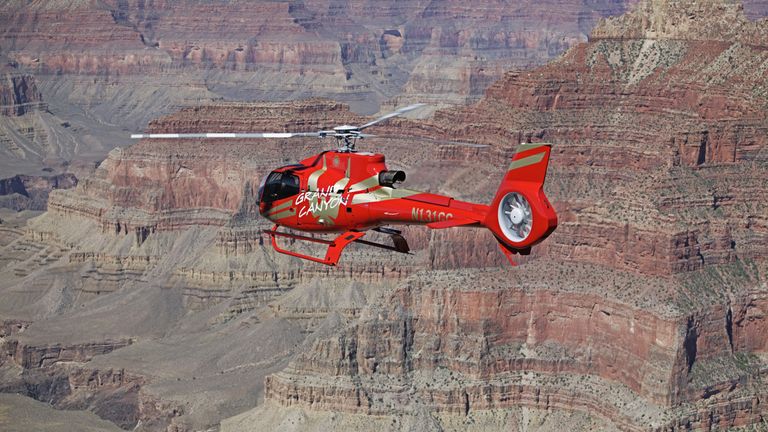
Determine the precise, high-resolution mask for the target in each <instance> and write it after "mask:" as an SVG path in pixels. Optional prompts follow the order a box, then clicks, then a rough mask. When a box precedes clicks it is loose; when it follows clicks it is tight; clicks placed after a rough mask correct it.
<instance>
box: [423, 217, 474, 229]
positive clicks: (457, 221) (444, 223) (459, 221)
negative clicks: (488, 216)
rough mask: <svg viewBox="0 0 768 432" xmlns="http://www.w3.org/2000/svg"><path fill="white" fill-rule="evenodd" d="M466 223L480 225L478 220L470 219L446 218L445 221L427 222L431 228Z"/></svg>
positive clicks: (442, 227)
mask: <svg viewBox="0 0 768 432" xmlns="http://www.w3.org/2000/svg"><path fill="white" fill-rule="evenodd" d="M467 225H478V226H480V222H479V221H476V220H472V219H459V218H457V219H448V220H445V221H440V222H432V223H428V224H427V226H428V227H430V228H432V229H446V228H453V227H458V226H467Z"/></svg>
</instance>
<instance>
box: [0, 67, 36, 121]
mask: <svg viewBox="0 0 768 432" xmlns="http://www.w3.org/2000/svg"><path fill="white" fill-rule="evenodd" d="M6 70H7V72H6V73H5V76H4V79H3V82H1V83H0V115H3V116H20V115H23V114H25V113H27V112H29V111H31V110H33V109H37V108H41V107H44V106H45V105H44V104H43V97H42V95H41V94H40V90H38V88H37V84H36V83H35V78H34V77H33V76H32V75H27V74H18V73H13V72H12V71H11V68H10V67H7V68H6Z"/></svg>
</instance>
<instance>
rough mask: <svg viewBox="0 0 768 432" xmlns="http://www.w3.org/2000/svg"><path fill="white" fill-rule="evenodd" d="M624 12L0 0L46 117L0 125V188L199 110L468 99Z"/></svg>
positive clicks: (2, 40)
mask: <svg viewBox="0 0 768 432" xmlns="http://www.w3.org/2000/svg"><path fill="white" fill-rule="evenodd" d="M633 2H634V0H620V1H615V0H613V1H609V0H600V1H584V0H569V1H565V2H562V1H560V2H533V1H526V2H518V3H505V2H482V3H476V4H473V6H472V7H467V6H464V5H463V3H462V2H456V1H452V2H424V1H417V0H409V1H405V2H403V1H385V2H381V1H367V0H360V1H355V2H347V3H344V5H340V4H337V3H334V2H327V1H322V0H320V1H315V0H307V1H269V2H267V1H260V2H240V1H229V0H217V1H212V2H199V1H194V0H190V1H183V2H164V1H153V2H145V1H133V0H131V1H115V0H108V1H94V0H83V1H77V2H60V1H32V2H29V1H19V0H4V1H1V2H0V51H1V52H2V55H3V56H4V57H7V62H10V63H12V64H13V65H15V66H16V67H17V68H18V69H19V70H20V71H22V73H23V74H26V75H25V76H30V77H33V78H34V80H35V82H36V83H37V88H38V89H39V91H40V92H41V93H42V97H43V100H44V101H45V103H46V104H47V106H48V109H47V111H45V112H44V113H41V114H38V115H35V116H27V117H23V118H22V119H17V120H15V121H13V122H10V123H9V122H4V123H5V124H1V123H0V143H4V146H0V152H3V151H5V155H4V160H6V161H13V162H14V163H12V164H11V163H9V164H7V166H3V164H0V177H10V176H12V175H15V174H33V171H35V170H39V169H40V168H41V167H42V166H46V165H45V163H44V160H45V159H46V158H60V159H63V160H66V161H72V160H73V159H74V160H80V159H86V160H88V161H92V160H93V159H101V158H103V157H105V156H106V153H107V152H108V151H109V150H111V149H112V148H114V147H116V146H119V145H127V144H129V140H128V133H126V132H129V131H137V130H141V129H143V128H144V127H145V126H146V124H147V123H148V121H149V120H151V119H153V118H156V117H158V116H160V115H162V114H166V113H169V112H173V111H176V110H177V109H178V108H179V107H182V106H193V105H199V104H201V103H205V102H210V101H212V100H220V99H228V100H286V99H304V98H307V97H312V96H323V97H326V98H331V99H334V100H338V101H345V102H347V103H350V104H351V105H352V107H353V109H354V110H355V111H357V112H363V113H369V114H370V113H372V112H375V111H377V110H378V109H379V105H380V104H382V103H384V104H389V105H391V104H402V103H405V101H407V100H419V101H423V102H432V103H434V104H436V105H444V104H461V103H465V102H467V101H474V100H477V98H479V97H480V96H481V95H482V92H483V90H484V89H485V88H486V87H487V86H488V85H489V84H490V83H491V82H492V81H493V80H495V79H497V78H498V77H500V76H501V74H502V73H503V71H505V70H507V69H509V68H513V67H515V68H517V67H528V66H532V65H539V64H542V63H544V62H546V61H547V60H549V59H551V58H553V57H555V56H557V55H558V54H560V53H561V52H562V51H563V50H565V49H566V48H567V47H568V46H570V45H572V44H573V43H575V42H578V41H581V40H583V39H584V38H585V37H586V34H587V33H588V31H589V29H590V28H591V27H592V26H593V25H594V23H595V22H596V20H597V19H599V18H600V17H603V16H608V15H612V14H619V13H621V12H623V11H624V10H625V6H626V5H627V4H631V3H633ZM552 11H556V12H552ZM3 63H6V61H5V60H3ZM29 79H32V78H29ZM398 96H402V98H401V99H397V100H391V99H392V98H395V97H398ZM0 120H2V118H0ZM64 124H66V125H67V126H65V127H62V125H64ZM3 147H5V149H4V148H3ZM19 162H21V164H19ZM58 172H60V171H58V170H57V173H58ZM34 173H35V174H37V173H36V172H34Z"/></svg>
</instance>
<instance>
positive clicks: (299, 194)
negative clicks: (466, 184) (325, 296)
mask: <svg viewBox="0 0 768 432" xmlns="http://www.w3.org/2000/svg"><path fill="white" fill-rule="evenodd" d="M404 179H405V173H403V172H401V171H389V170H388V169H387V166H386V164H385V160H384V155H381V154H372V153H362V152H346V151H326V152H323V153H321V154H319V155H317V156H314V157H311V158H307V159H305V160H302V161H301V162H300V163H298V164H295V165H288V166H285V167H281V168H278V169H276V170H274V171H272V172H271V173H270V174H269V175H268V176H267V177H266V178H265V180H264V182H263V184H262V187H261V189H260V192H259V194H260V196H259V201H260V204H259V212H260V213H261V215H262V216H263V217H265V218H267V219H269V220H270V221H273V222H274V223H275V224H276V225H279V226H284V227H288V228H293V229H297V230H301V231H315V232H342V231H350V230H353V231H364V230H368V229H372V228H377V227H382V226H385V225H431V226H435V227H440V226H442V225H445V226H458V225H472V224H478V225H479V224H480V223H481V222H482V221H483V220H484V219H485V218H486V216H487V213H488V211H489V206H487V205H482V204H475V203H470V202H465V201H459V200H456V199H454V198H451V197H447V196H443V195H438V194H433V193H427V192H419V191H415V190H410V189H405V188H397V187H395V186H396V183H398V182H400V181H402V180H404Z"/></svg>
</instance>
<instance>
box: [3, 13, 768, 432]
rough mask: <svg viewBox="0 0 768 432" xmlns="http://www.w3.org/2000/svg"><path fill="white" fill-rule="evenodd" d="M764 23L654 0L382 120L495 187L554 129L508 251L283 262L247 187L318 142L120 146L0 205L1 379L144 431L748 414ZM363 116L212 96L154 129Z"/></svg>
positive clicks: (420, 242)
mask: <svg viewBox="0 0 768 432" xmlns="http://www.w3.org/2000/svg"><path fill="white" fill-rule="evenodd" d="M466 13H469V12H466ZM767 25H768V21H765V20H763V21H748V20H747V19H746V18H744V16H743V14H742V13H741V9H740V8H739V7H738V6H736V5H733V4H731V3H730V2H720V1H707V2H701V1H699V2H693V1H680V2H674V3H667V2H658V1H648V2H643V3H641V4H640V5H639V7H638V8H637V10H635V11H634V12H631V13H628V14H626V15H624V16H622V17H619V18H612V19H608V20H606V21H603V22H601V23H600V24H599V25H598V26H597V28H596V29H595V30H594V31H593V32H592V35H591V37H590V40H589V42H587V43H583V44H579V45H576V46H574V47H572V48H571V49H570V50H569V51H568V52H567V53H566V54H565V55H564V56H562V57H561V58H559V59H558V60H556V61H554V62H552V63H550V64H548V65H546V66H542V67H539V68H536V69H533V70H531V71H529V72H525V71H524V72H511V73H508V74H506V75H505V76H504V77H503V78H502V79H501V80H499V81H498V82H496V83H494V84H493V85H492V86H490V87H489V88H488V90H487V91H486V93H485V96H484V97H483V98H482V99H481V100H480V101H478V102H477V103H475V104H473V105H470V106H468V107H462V108H451V109H444V110H440V111H437V112H436V113H435V115H434V117H433V118H432V119H430V120H420V121H413V120H394V121H392V122H391V123H388V124H387V125H385V126H381V127H378V129H376V131H373V130H372V132H374V133H376V134H377V135H383V136H393V138H386V139H385V138H381V139H378V140H373V139H372V140H370V141H365V142H364V143H363V148H364V149H374V148H375V149H377V150H378V151H382V152H383V153H385V154H386V155H387V156H388V158H389V163H390V165H391V166H397V167H399V168H403V169H405V170H406V171H407V172H408V173H409V180H408V182H409V186H412V187H414V188H420V189H429V190H440V191H441V192H445V193H449V194H452V195H455V196H457V197H458V198H462V199H469V198H473V199H476V200H480V201H482V200H485V201H488V200H489V199H490V194H491V193H492V191H493V190H495V186H496V182H497V181H498V179H499V178H500V176H501V172H502V170H503V168H504V166H505V163H506V158H507V157H508V156H510V155H511V153H512V152H513V151H514V148H515V145H516V144H517V143H518V142H521V141H548V142H552V143H553V144H554V146H555V147H554V149H555V151H554V152H553V159H552V165H551V168H550V175H549V178H548V183H547V193H548V195H549V196H550V197H551V198H552V202H553V204H554V205H555V206H556V207H557V210H558V212H559V214H560V216H561V224H560V227H559V229H558V230H557V231H556V232H555V233H554V234H553V235H552V237H550V238H549V239H548V240H547V241H546V242H545V243H544V244H542V247H540V248H539V249H537V250H536V252H535V254H534V255H532V256H530V257H528V258H527V259H526V260H525V261H524V262H523V263H522V264H523V265H521V266H519V267H517V268H509V267H508V265H506V264H504V261H503V260H504V258H503V256H501V254H500V253H498V251H497V250H496V246H495V244H494V242H493V241H492V239H490V238H487V237H485V234H484V233H481V232H480V231H472V230H452V231H444V232H428V231H425V230H420V229H411V228H409V229H406V237H407V238H409V240H410V242H411V246H412V247H413V249H414V250H415V254H414V255H413V256H391V255H388V254H386V253H383V252H379V251H371V250H368V249H363V248H354V249H353V250H352V251H351V252H352V253H350V254H349V255H348V256H345V259H344V261H343V262H342V264H343V266H342V267H341V268H339V269H337V270H331V269H327V268H324V267H320V266H315V265H312V264H307V263H305V262H299V261H296V260H292V259H287V258H286V257H283V256H280V255H275V254H274V253H273V252H272V251H271V249H270V248H268V246H265V245H264V240H265V238H264V237H263V236H261V235H260V233H259V230H260V229H261V228H262V227H263V226H264V224H263V222H261V221H260V220H259V219H258V218H257V217H256V209H255V193H256V192H255V189H256V187H257V185H258V183H259V181H260V179H261V178H262V176H263V175H264V174H265V173H266V172H268V171H269V169H270V168H272V167H274V166H276V165H280V164H283V163H284V162H289V161H292V160H295V159H297V158H298V156H300V155H305V154H311V153H313V152H316V151H318V150H320V149H321V148H323V147H322V146H324V145H328V143H326V142H322V141H319V142H318V141H317V140H306V141H299V142H294V141H292V142H290V143H289V142H283V141H264V142H262V141H259V142H257V143H252V142H247V141H227V142H223V141H222V142H218V141H207V142H203V141H188V142H179V141H163V140H144V141H141V142H139V143H137V144H136V145H133V146H131V147H128V148H125V149H116V150H113V151H112V152H110V154H109V156H108V157H107V159H106V160H105V161H104V162H103V163H102V164H101V165H100V166H99V168H98V169H97V170H96V171H95V173H94V174H93V175H92V176H90V177H88V178H86V179H83V180H82V181H80V182H79V184H78V185H77V187H76V188H74V189H71V190H57V191H53V192H52V193H51V194H50V198H49V205H48V211H47V212H46V213H44V214H42V215H40V216H38V217H36V218H33V219H30V220H28V221H27V218H28V217H29V214H28V213H13V214H7V213H2V214H0V218H2V219H3V224H0V245H2V247H3V252H2V255H1V256H2V260H3V261H2V266H3V267H2V270H1V271H2V275H3V277H2V278H0V281H2V282H0V291H1V292H2V296H3V299H4V301H3V302H2V303H0V316H2V317H3V327H2V329H0V331H2V336H3V339H2V347H3V350H2V352H3V353H4V354H3V356H2V357H1V358H0V370H2V373H3V375H2V376H3V377H4V378H3V379H2V381H0V382H1V383H2V384H1V387H2V390H3V391H20V392H23V393H25V394H27V395H29V396H33V397H35V398H37V399H40V400H46V401H51V402H52V403H53V404H54V406H56V407H59V408H78V409H85V408H87V409H90V410H91V411H93V412H95V413H96V414H97V415H99V416H101V417H102V418H105V419H109V420H111V421H113V422H115V423H116V424H118V425H120V426H121V427H124V428H132V427H134V426H135V425H139V429H142V428H143V429H145V430H157V429H163V428H166V429H167V430H198V429H204V428H207V427H215V426H216V425H217V424H218V423H219V422H220V421H222V420H223V422H222V424H221V429H222V430H224V431H238V430H252V429H263V430H271V429H280V428H287V427H294V428H297V429H318V428H325V429H345V428H346V429H356V430H357V429H363V428H365V429H370V428H373V427H375V428H381V429H384V430H387V429H389V430H401V429H403V428H414V429H418V430H425V429H434V430H439V429H441V428H442V429H444V430H446V429H447V430H466V429H471V428H473V427H476V428H478V429H479V430H495V429H497V430H507V429H509V428H510V427H518V428H520V429H522V428H534V427H540V428H541V429H542V430H557V427H558V425H559V427H560V429H562V424H565V423H567V424H570V425H572V426H573V430H594V429H606V430H615V429H622V430H684V429H688V428H693V429H714V428H719V429H722V428H726V427H738V426H744V425H752V424H759V423H760V422H761V421H762V420H761V419H762V416H763V415H764V413H765V412H766V409H765V406H764V401H765V397H766V395H765V393H766V386H765V384H764V383H763V382H762V376H763V375H764V372H765V369H766V361H765V353H766V344H768V338H767V337H766V335H768V332H767V330H768V328H767V327H768V321H766V316H765V311H766V308H768V304H767V303H768V286H767V285H766V277H767V275H768V261H766V259H765V257H766V256H768V255H767V253H768V220H767V219H768V208H766V198H768V190H767V189H766V185H767V184H768V182H766V178H768V159H767V158H766V151H765V149H766V147H767V146H768V143H766V136H768V135H767V134H766V132H767V131H768V120H766V116H765V112H766V108H767V107H766V104H767V103H768V94H766V89H768V83H767V82H766V80H767V78H766V76H767V75H766V74H765V68H766V65H768V50H766V46H767V43H766V39H765V37H766V36H765V35H766V34H768V28H767V27H766V26H767ZM389 36H391V38H389V37H388V38H386V41H385V42H386V46H387V47H388V48H387V49H390V50H395V49H397V46H398V43H399V42H398V41H397V40H395V39H394V38H396V35H395V34H389ZM403 46H405V45H403ZM360 120H362V118H361V117H359V116H357V115H355V114H353V113H351V112H350V111H349V109H348V107H347V106H346V105H344V104H341V103H336V102H328V101H325V100H318V99H313V100H307V101H302V102H291V103H256V104H254V103H247V104H246V103H223V102H222V103H211V104H207V105H205V106H201V107H197V108H188V109H184V110H181V111H178V112H177V113H174V114H171V115H168V116H165V117H162V118H160V119H158V120H156V121H154V122H152V123H151V124H150V125H149V128H148V129H149V130H150V131H165V130H177V131H184V132H196V131H204V130H209V129H213V128H215V129H218V130H227V131H245V130H253V129H269V130H288V131H292V130H301V129H316V128H317V127H318V126H326V125H333V124H339V123H351V122H358V121H360ZM406 132H407V133H408V134H410V135H415V137H413V138H408V139H405V138H396V137H397V136H402V135H403V134H405V133H406ZM447 141H464V142H475V143H481V144H488V145H489V147H482V148H475V147H466V146H450V145H446V142H447ZM549 415H551V416H552V418H553V419H555V420H552V419H550V420H547V416H549ZM516 425H517V426H516ZM519 425H522V426H519Z"/></svg>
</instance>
